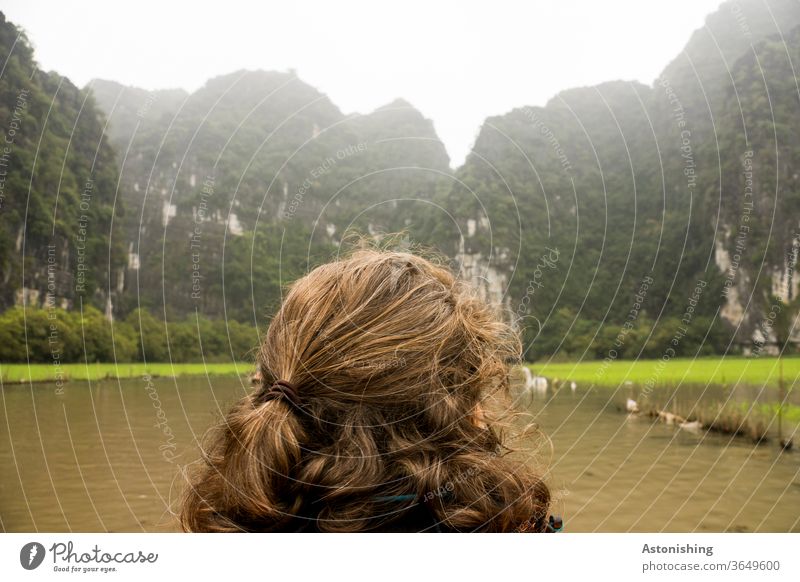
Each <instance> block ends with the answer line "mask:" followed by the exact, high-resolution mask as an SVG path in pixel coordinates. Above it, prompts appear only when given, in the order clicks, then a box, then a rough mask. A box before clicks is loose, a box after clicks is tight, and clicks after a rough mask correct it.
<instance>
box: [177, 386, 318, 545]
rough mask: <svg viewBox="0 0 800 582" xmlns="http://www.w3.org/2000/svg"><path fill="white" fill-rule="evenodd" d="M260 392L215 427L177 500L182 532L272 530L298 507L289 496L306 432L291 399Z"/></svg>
mask: <svg viewBox="0 0 800 582" xmlns="http://www.w3.org/2000/svg"><path fill="white" fill-rule="evenodd" d="M276 396H277V395H276V394H273V393H271V392H270V391H266V392H264V391H263V390H262V391H259V392H257V393H255V394H252V395H250V396H247V397H245V398H243V399H242V400H240V401H239V402H238V403H237V404H236V405H235V406H234V407H233V409H232V410H231V411H230V412H229V413H228V414H227V416H226V417H225V420H224V421H223V422H222V423H221V424H220V425H219V426H218V427H217V428H216V429H215V433H216V434H213V435H212V436H211V438H210V440H209V442H210V446H209V447H208V448H207V449H206V450H203V451H202V455H203V459H202V460H201V464H200V466H199V467H198V469H197V470H196V472H195V473H194V474H193V475H191V476H190V478H189V483H188V485H187V488H186V491H185V493H184V499H183V503H182V504H181V512H180V521H181V526H182V528H183V529H184V530H185V531H203V532H225V531H274V530H277V529H280V527H281V526H282V525H283V524H285V523H288V522H289V521H291V520H292V518H293V517H294V516H295V515H296V514H297V513H298V511H299V510H300V507H301V505H302V499H301V498H300V496H297V495H294V494H292V489H293V488H294V483H295V479H294V478H293V474H294V472H295V469H296V467H297V466H298V464H299V462H300V459H301V453H302V447H301V443H303V442H304V441H305V437H306V435H305V431H304V430H303V427H302V424H301V422H300V417H299V415H298V411H297V410H296V409H295V406H296V404H297V403H296V402H292V401H291V400H290V399H289V398H279V397H276Z"/></svg>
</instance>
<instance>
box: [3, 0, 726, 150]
mask: <svg viewBox="0 0 800 582" xmlns="http://www.w3.org/2000/svg"><path fill="white" fill-rule="evenodd" d="M720 1H721V0H684V1H671V2H667V1H661V2H655V1H642V0H603V1H597V0H587V1H578V0H558V1H548V2H533V1H526V2H522V1H520V2H509V1H501V0H491V1H485V2H463V1H462V2H455V1H447V2H445V1H439V2H437V1H434V0H427V1H416V0H406V1H403V2H380V1H377V0H373V1H372V2H353V1H349V0H348V1H344V0H337V1H336V2H332V1H330V0H329V1H327V2H324V1H320V2H309V1H306V2H288V1H287V2H280V3H278V2H253V1H250V2H245V1H240V0H226V1H224V2H213V3H211V2H208V3H206V2H168V1H164V0H160V1H157V2H156V1H153V0H136V1H128V2H125V1H114V2H110V1H107V0H106V1H103V0H92V1H80V2H64V1H63V0H47V1H42V0H39V1H32V0H5V1H4V2H3V8H2V10H3V11H4V12H5V13H6V16H7V18H8V19H9V20H11V21H12V22H14V23H15V24H18V25H20V26H22V27H23V28H24V29H25V30H26V31H27V32H28V35H29V37H30V39H31V40H32V42H33V44H34V46H35V49H36V58H37V60H38V61H39V63H40V65H41V67H42V68H44V69H47V70H55V71H57V72H59V73H61V74H63V75H66V76H67V77H69V78H70V79H71V80H72V81H73V82H74V83H76V84H78V85H80V86H83V85H85V84H86V83H87V82H88V81H89V80H90V79H92V78H96V77H98V78H105V79H113V80H116V81H119V82H122V83H125V84H129V85H136V86H139V87H143V88H145V89H163V88H171V87H183V88H184V89H188V90H194V89H197V88H199V87H200V86H202V85H203V84H204V83H205V81H206V79H208V78H210V77H214V76H217V75H220V74H226V73H230V72H233V71H235V70H238V69H243V68H244V69H266V70H281V71H283V70H287V69H289V68H294V69H296V70H297V72H298V75H299V76H300V78H301V79H302V80H304V81H306V82H307V83H309V84H311V85H313V86H315V87H316V88H318V89H320V90H321V91H323V92H324V93H326V94H327V95H328V96H329V97H330V98H331V99H332V100H333V102H334V103H335V104H336V105H338V106H339V107H340V108H341V109H342V111H343V112H345V113H352V112H360V113H367V112H370V111H372V110H374V109H375V108H377V107H380V106H381V105H384V104H386V103H388V102H390V101H392V100H393V99H394V98H396V97H403V98H405V99H406V100H408V101H410V102H411V103H412V104H413V105H414V106H415V107H417V108H418V109H419V110H420V111H421V112H422V113H423V115H425V116H426V117H428V118H431V119H433V121H434V124H435V127H436V131H437V132H438V134H439V136H440V137H441V138H442V140H443V141H444V142H445V145H446V147H447V150H448V152H449V154H450V156H451V158H452V163H453V165H458V164H460V163H461V162H462V161H463V159H464V157H465V156H466V154H467V152H468V151H469V148H470V146H471V145H472V142H473V141H474V138H475V136H476V134H477V131H478V128H479V127H480V124H481V123H482V122H483V120H484V119H485V118H486V117H487V116H489V115H497V114H502V113H506V112H508V111H509V110H511V109H513V108H514V107H521V106H524V105H544V104H545V103H546V102H547V100H548V99H550V98H551V97H553V96H554V95H555V94H556V93H558V92H559V91H561V90H563V89H567V88H570V87H577V86H585V85H592V84H596V83H600V82H603V81H609V80H614V79H625V80H639V81H642V82H644V83H648V84H650V83H652V81H653V80H654V79H655V77H656V76H657V75H658V74H659V73H660V72H661V70H662V69H663V68H664V66H665V65H666V64H667V63H668V62H669V61H670V60H672V59H673V58H674V57H675V56H676V55H677V54H678V53H679V52H680V51H681V49H682V48H683V47H684V45H685V44H686V41H687V40H688V39H689V36H690V35H691V33H692V31H693V30H694V29H696V28H699V27H701V26H702V25H703V23H704V19H705V16H706V14H708V13H709V12H712V11H714V10H715V9H716V8H717V7H718V6H719V4H720Z"/></svg>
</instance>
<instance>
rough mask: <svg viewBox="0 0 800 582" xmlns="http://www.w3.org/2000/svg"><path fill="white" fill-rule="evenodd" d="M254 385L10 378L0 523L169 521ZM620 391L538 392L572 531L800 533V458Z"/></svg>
mask: <svg viewBox="0 0 800 582" xmlns="http://www.w3.org/2000/svg"><path fill="white" fill-rule="evenodd" d="M248 389H249V386H248V385H247V383H246V380H244V379H236V378H211V379H209V378H203V377H193V378H178V379H153V380H147V379H135V380H121V381H117V380H110V381H103V382H96V383H85V382H74V383H69V384H67V385H66V386H65V390H64V393H63V394H56V390H55V386H54V385H51V384H38V385H33V386H11V385H6V386H4V387H3V390H2V396H1V397H0V475H1V476H2V478H1V480H0V529H2V530H4V531H55V532H67V531H97V530H99V531H170V530H174V529H176V526H175V521H174V519H173V516H172V513H171V508H172V507H174V502H175V498H176V494H177V492H178V488H179V485H180V482H181V479H180V470H181V467H182V466H183V465H184V464H185V463H187V462H190V461H192V460H194V459H196V457H197V449H196V445H195V442H196V439H197V438H199V437H201V436H202V434H203V432H204V431H205V430H206V429H207V428H208V427H209V426H210V425H211V423H212V422H213V421H214V419H215V418H217V417H218V416H219V415H220V414H222V411H224V410H226V409H227V407H228V406H229V405H230V404H231V403H232V402H233V401H234V400H236V399H237V398H238V397H240V396H242V395H243V394H245V393H246V391H247V390H248ZM616 404H617V402H616V400H615V399H614V398H612V397H610V394H609V392H608V391H606V390H603V389H600V390H597V389H595V390H589V391H582V390H581V388H580V387H579V388H578V389H577V390H576V391H575V392H572V391H570V390H561V391H559V392H558V393H557V394H552V393H548V394H547V395H543V396H539V397H537V398H535V399H534V400H533V402H532V403H531V405H530V410H531V412H532V413H533V414H534V415H535V417H536V420H537V422H538V423H539V424H540V425H541V427H542V428H543V429H544V431H545V432H546V433H547V434H548V435H549V438H550V440H551V441H552V445H553V459H552V463H551V474H550V475H549V476H548V480H549V484H550V486H551V489H552V490H553V492H554V495H555V497H556V507H555V509H554V511H555V512H557V513H561V514H563V516H564V520H565V524H566V529H567V530H568V531H800V523H799V522H800V476H799V475H798V470H800V454H798V453H796V452H792V453H788V454H781V453H779V452H778V450H777V447H776V446H770V445H762V446H753V445H752V444H751V443H750V442H748V441H746V440H745V439H740V438H730V437H726V436H721V435H713V434H693V433H691V432H688V431H685V430H681V429H678V428H676V427H674V426H666V425H664V424H662V423H658V422H653V421H651V420H650V419H647V418H643V417H630V416H628V415H626V414H623V413H620V412H617V411H616Z"/></svg>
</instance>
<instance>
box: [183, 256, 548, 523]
mask: <svg viewBox="0 0 800 582" xmlns="http://www.w3.org/2000/svg"><path fill="white" fill-rule="evenodd" d="M519 352H520V346H519V341H518V338H517V336H516V334H515V333H514V332H513V331H512V329H511V328H510V327H509V326H508V325H506V324H504V323H502V322H501V321H500V320H499V319H498V318H497V317H496V315H495V314H494V313H493V311H492V310H491V308H490V307H489V306H488V305H486V304H485V303H484V302H483V301H481V300H480V299H478V298H477V297H476V296H475V295H474V294H473V293H472V291H471V290H470V289H469V288H468V287H467V286H465V285H464V284H463V282H462V281H460V280H458V279H456V278H455V277H454V276H453V275H452V274H451V272H450V271H448V270H447V269H445V268H442V267H440V266H437V265H435V264H434V263H432V262H430V261H428V260H426V259H423V258H420V257H418V256H415V255H412V254H408V253H401V252H387V251H377V250H361V251H357V252H355V253H354V254H353V255H351V256H350V257H348V258H346V259H342V260H338V261H335V262H332V263H328V264H325V265H322V266H321V267H318V268H316V269H314V270H313V271H312V272H311V273H309V274H308V275H306V276H305V277H303V278H302V279H300V280H298V281H297V282H295V283H294V284H293V285H292V287H291V288H290V290H289V292H288V294H287V295H286V297H285V299H284V301H283V304H282V306H281V308H280V310H279V311H278V313H277V314H276V315H275V317H274V318H273V320H272V321H271V323H270V325H269V329H268V331H267V333H266V337H265V338H264V341H263V343H262V345H261V346H260V349H259V355H258V372H259V374H258V375H259V376H260V381H259V385H258V386H257V387H256V389H255V391H254V393H253V394H251V395H249V396H247V397H245V398H244V399H242V400H240V401H239V402H238V403H237V404H236V405H235V406H234V407H233V409H232V410H231V411H230V412H229V414H228V415H227V417H226V418H225V419H224V421H223V422H222V423H221V424H220V426H219V427H217V428H216V429H215V431H214V433H213V435H212V437H211V439H210V442H209V443H208V444H207V447H206V450H205V451H204V460H203V463H202V464H201V465H200V467H199V468H198V470H197V472H196V473H195V474H194V475H193V476H192V478H191V479H190V482H189V484H188V487H187V490H186V494H185V496H184V500H183V506H182V507H181V521H182V525H183V527H184V528H185V529H188V530H193V531H237V530H247V531H286V530H291V529H297V528H299V527H302V525H303V524H304V523H308V522H309V520H311V521H313V522H314V527H315V528H318V529H321V530H326V531H361V530H369V529H377V528H380V527H382V526H383V525H385V524H387V523H388V522H390V521H392V520H396V519H398V518H401V514H402V508H403V507H406V506H408V505H409V504H406V505H405V506H404V505H403V504H401V505H400V510H398V504H397V503H396V502H395V501H391V500H388V499H389V498H391V497H395V496H400V495H402V496H406V497H413V498H415V499H417V500H419V501H420V502H423V501H424V502H425V503H426V506H427V507H428V508H429V510H430V511H431V512H432V514H433V515H434V516H435V517H436V518H437V519H438V520H440V521H441V522H442V524H443V525H444V526H445V527H448V528H450V529H454V530H485V531H511V530H514V529H516V528H519V527H520V526H523V524H527V526H526V527H527V528H528V529H530V528H531V524H533V529H538V528H539V525H538V524H540V523H541V524H543V522H544V517H545V515H546V511H547V505H548V502H549V496H548V492H547V488H546V487H545V486H544V484H543V483H542V482H541V480H539V479H538V478H537V477H536V476H535V475H533V474H532V473H531V472H530V469H529V468H527V467H526V466H524V465H522V464H519V463H516V464H515V463H512V462H510V461H509V460H508V459H507V458H506V457H504V456H503V452H504V449H503V447H502V443H501V442H500V436H499V434H500V433H499V431H498V430H497V427H496V425H495V423H494V421H493V420H492V419H491V418H489V417H488V415H486V414H484V412H483V410H484V409H485V408H486V407H485V406H483V405H482V403H485V402H486V401H487V399H490V398H497V397H500V396H503V395H506V394H507V391H508V372H509V365H510V363H511V362H513V361H516V360H517V359H518V357H519ZM278 381H283V382H285V383H287V384H289V385H290V386H291V387H292V388H293V390H294V391H295V392H296V396H297V401H298V402H297V406H295V405H293V403H292V400H294V398H292V397H288V398H271V397H269V395H270V393H269V390H270V388H271V387H272V386H273V385H274V384H275V383H276V382H278ZM411 505H413V503H412V504H411ZM542 527H543V526H542Z"/></svg>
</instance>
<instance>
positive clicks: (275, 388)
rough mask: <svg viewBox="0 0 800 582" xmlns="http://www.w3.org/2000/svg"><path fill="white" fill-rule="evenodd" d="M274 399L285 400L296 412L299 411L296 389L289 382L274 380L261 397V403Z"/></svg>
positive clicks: (298, 398)
mask: <svg viewBox="0 0 800 582" xmlns="http://www.w3.org/2000/svg"><path fill="white" fill-rule="evenodd" d="M276 398H282V399H284V400H286V401H287V402H288V403H289V404H290V405H291V406H293V407H294V408H296V409H297V410H300V408H301V406H300V397H299V396H298V394H297V388H296V387H295V385H294V384H292V383H291V382H287V381H286V380H276V381H275V382H273V383H272V386H270V387H269V389H268V390H267V391H266V392H264V394H263V395H262V396H261V402H262V403H263V402H267V401H269V400H274V399H276Z"/></svg>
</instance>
